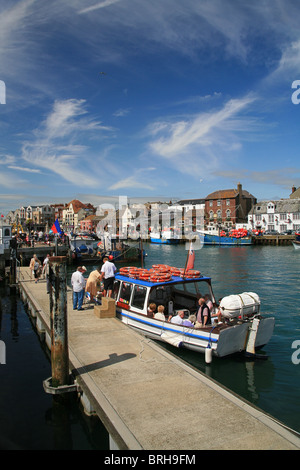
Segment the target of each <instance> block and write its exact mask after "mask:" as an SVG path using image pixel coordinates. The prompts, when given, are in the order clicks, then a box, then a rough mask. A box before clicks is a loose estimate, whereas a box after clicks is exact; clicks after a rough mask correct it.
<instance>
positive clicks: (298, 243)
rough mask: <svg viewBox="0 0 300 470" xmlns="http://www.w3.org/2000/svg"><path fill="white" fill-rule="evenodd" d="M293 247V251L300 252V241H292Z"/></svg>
mask: <svg viewBox="0 0 300 470" xmlns="http://www.w3.org/2000/svg"><path fill="white" fill-rule="evenodd" d="M293 245H294V248H295V250H300V241H297V240H296V241H293Z"/></svg>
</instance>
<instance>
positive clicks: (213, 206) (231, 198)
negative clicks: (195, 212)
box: [205, 183, 257, 227]
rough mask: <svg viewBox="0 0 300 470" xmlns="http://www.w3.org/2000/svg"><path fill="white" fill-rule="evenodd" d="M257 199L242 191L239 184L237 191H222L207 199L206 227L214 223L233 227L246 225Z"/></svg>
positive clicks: (212, 194) (210, 195)
mask: <svg viewBox="0 0 300 470" xmlns="http://www.w3.org/2000/svg"><path fill="white" fill-rule="evenodd" d="M256 202H257V201H256V198H255V197H254V196H253V195H252V194H250V193H249V192H248V191H245V190H244V189H242V185H241V183H238V185H237V189H220V190H218V191H215V192H213V193H211V194H209V195H208V196H207V197H206V198H205V225H212V224H213V223H218V224H220V223H221V224H222V225H224V226H228V227H229V226H233V225H235V224H237V223H239V224H243V223H244V224H246V223H247V220H248V219H247V216H248V213H249V212H250V209H251V207H252V205H254V204H256Z"/></svg>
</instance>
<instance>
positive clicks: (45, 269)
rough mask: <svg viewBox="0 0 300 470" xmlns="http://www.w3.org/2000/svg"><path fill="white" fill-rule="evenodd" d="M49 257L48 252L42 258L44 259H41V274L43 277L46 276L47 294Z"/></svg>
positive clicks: (48, 291) (48, 286) (48, 287)
mask: <svg viewBox="0 0 300 470" xmlns="http://www.w3.org/2000/svg"><path fill="white" fill-rule="evenodd" d="M49 258H50V255H49V254H48V255H47V256H46V258H45V259H44V261H43V271H42V274H43V275H44V278H46V283H47V294H50V279H49Z"/></svg>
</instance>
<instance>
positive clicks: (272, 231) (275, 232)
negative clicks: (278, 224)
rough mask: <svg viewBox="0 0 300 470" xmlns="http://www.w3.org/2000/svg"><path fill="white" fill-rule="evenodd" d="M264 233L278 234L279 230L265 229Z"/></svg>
mask: <svg viewBox="0 0 300 470" xmlns="http://www.w3.org/2000/svg"><path fill="white" fill-rule="evenodd" d="M264 235H279V232H277V230H266V231H265V233H264Z"/></svg>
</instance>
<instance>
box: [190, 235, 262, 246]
mask: <svg viewBox="0 0 300 470" xmlns="http://www.w3.org/2000/svg"><path fill="white" fill-rule="evenodd" d="M199 238H200V241H201V242H202V243H203V244H204V245H227V246H247V245H252V244H253V241H252V238H251V237H241V238H236V237H226V236H225V237H221V236H218V235H213V234H208V233H201V232H199Z"/></svg>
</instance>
